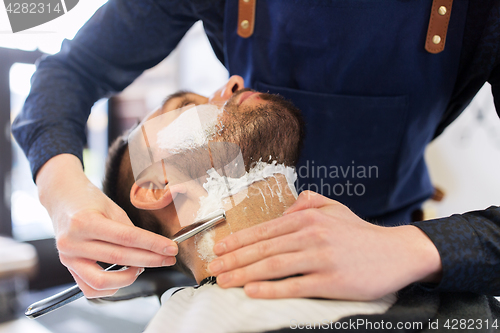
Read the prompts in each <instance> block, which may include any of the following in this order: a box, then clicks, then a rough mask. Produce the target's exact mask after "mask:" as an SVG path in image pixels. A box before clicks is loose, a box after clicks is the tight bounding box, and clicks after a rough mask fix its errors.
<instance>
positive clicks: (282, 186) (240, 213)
mask: <svg viewBox="0 0 500 333" xmlns="http://www.w3.org/2000/svg"><path fill="white" fill-rule="evenodd" d="M230 199H232V200H229V201H230V202H232V203H234V202H239V203H238V204H237V205H236V206H234V207H232V206H229V207H232V208H230V209H226V217H227V218H226V222H224V223H221V224H220V225H219V226H217V227H215V228H213V229H212V230H210V231H208V232H205V233H203V234H200V235H198V236H196V237H195V238H194V240H193V241H192V242H189V243H188V244H186V245H187V246H189V248H190V251H189V260H188V261H189V263H190V265H189V266H190V268H191V269H192V271H193V274H194V276H195V278H196V281H198V282H200V281H201V280H202V279H204V278H206V277H207V276H210V274H209V272H208V271H207V265H208V264H209V263H210V262H211V261H212V260H213V259H214V257H215V255H214V254H213V252H212V248H213V246H214V245H215V244H216V243H217V242H218V241H220V240H222V239H223V238H224V237H226V236H228V235H230V234H232V233H235V232H237V231H239V230H242V229H246V228H250V227H252V226H254V225H257V224H260V223H263V222H266V221H269V220H272V219H275V218H278V217H280V216H282V215H283V212H284V211H285V210H286V209H287V208H288V207H290V206H291V205H292V204H293V203H294V202H295V200H296V197H295V194H294V193H293V192H292V190H291V189H290V187H289V185H288V182H287V180H286V178H285V176H284V175H282V174H275V175H274V176H272V177H269V178H266V179H265V180H263V181H259V182H256V183H253V184H252V185H251V186H250V187H249V188H248V191H247V192H245V193H238V194H236V195H235V196H233V197H231V198H230Z"/></svg>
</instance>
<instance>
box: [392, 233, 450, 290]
mask: <svg viewBox="0 0 500 333" xmlns="http://www.w3.org/2000/svg"><path fill="white" fill-rule="evenodd" d="M392 230H394V231H397V232H398V234H399V236H398V237H401V238H402V239H403V240H404V241H405V243H406V244H408V256H409V258H408V259H409V260H410V265H412V266H413V268H412V269H413V270H414V271H413V274H414V282H425V283H439V281H440V280H441V276H442V264H441V257H440V254H439V252H438V249H437V248H436V246H435V245H434V243H432V241H431V240H430V238H429V237H428V236H427V235H426V234H425V233H424V232H423V231H422V230H420V229H419V228H417V227H415V226H411V225H405V226H400V227H396V228H392Z"/></svg>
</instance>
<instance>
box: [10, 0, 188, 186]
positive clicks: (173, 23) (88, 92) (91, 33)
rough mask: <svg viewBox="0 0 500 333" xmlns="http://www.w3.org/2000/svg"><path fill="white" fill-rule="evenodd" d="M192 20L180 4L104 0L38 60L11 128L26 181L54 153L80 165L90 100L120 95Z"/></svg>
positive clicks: (162, 55)
mask: <svg viewBox="0 0 500 333" xmlns="http://www.w3.org/2000/svg"><path fill="white" fill-rule="evenodd" d="M196 21H197V18H196V17H195V15H194V14H193V13H192V10H191V8H190V5H189V4H188V3H187V2H186V1H182V0H178V1H155V0H141V1H136V0H110V1H109V2H108V3H106V4H105V5H104V6H102V7H101V8H100V9H99V10H98V11H97V12H96V13H95V14H94V16H93V17H92V18H91V19H90V20H89V21H88V22H87V23H86V24H85V25H84V26H83V27H82V29H80V31H79V32H78V34H77V35H76V36H75V38H74V39H73V40H72V41H68V40H65V41H64V42H63V45H62V48H61V51H60V52H59V53H58V54H56V55H53V56H48V57H45V58H43V59H41V61H39V62H38V64H37V70H36V72H35V74H34V75H33V78H32V86H31V92H30V94H29V96H28V98H27V99H26V102H25V105H24V107H23V110H22V111H21V113H20V115H19V116H18V117H17V118H16V119H15V121H14V123H13V125H12V132H13V134H14V137H15V138H16V140H17V142H18V143H19V144H20V146H21V148H22V149H23V150H24V152H25V154H26V156H27V157H28V160H29V162H30V165H31V171H32V173H33V178H34V179H35V178H36V174H37V172H38V170H39V169H40V167H41V166H42V165H43V164H44V163H45V162H47V161H48V160H49V159H50V158H52V157H53V156H55V155H58V154H62V153H69V154H73V155H75V156H77V157H78V158H80V160H82V150H83V146H84V145H85V142H86V135H85V125H86V122H87V119H88V116H89V114H90V108H91V107H92V105H93V104H94V103H95V101H97V100H98V99H100V98H103V97H106V96H108V95H110V94H111V93H115V92H118V91H121V90H123V89H124V88H125V87H127V86H128V85H129V84H130V83H132V81H134V80H135V79H136V78H137V77H138V76H139V75H140V74H141V73H142V72H143V71H144V70H145V69H148V68H151V67H153V66H155V65H156V64H158V63H159V62H160V61H162V60H163V59H164V58H165V57H166V56H167V55H168V54H169V53H170V52H171V51H172V50H173V49H174V48H175V47H176V45H177V44H178V42H179V41H180V40H181V38H182V37H183V36H184V34H185V33H186V31H187V30H188V29H189V28H190V27H191V26H192V25H193V24H194V23H195V22H196Z"/></svg>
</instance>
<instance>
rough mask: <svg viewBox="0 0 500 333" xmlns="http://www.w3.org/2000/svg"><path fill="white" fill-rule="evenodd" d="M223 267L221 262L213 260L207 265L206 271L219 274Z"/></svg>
mask: <svg viewBox="0 0 500 333" xmlns="http://www.w3.org/2000/svg"><path fill="white" fill-rule="evenodd" d="M223 266H224V263H223V262H222V260H214V261H212V262H211V263H210V264H209V265H208V270H209V271H210V273H212V274H215V273H217V272H220V271H221V270H222V267H223Z"/></svg>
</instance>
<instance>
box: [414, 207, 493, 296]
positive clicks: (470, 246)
mask: <svg viewBox="0 0 500 333" xmlns="http://www.w3.org/2000/svg"><path fill="white" fill-rule="evenodd" d="M413 225H415V226H416V227H418V228H420V229H421V230H422V231H423V232H425V233H426V234H427V236H429V238H430V239H431V240H432V242H433V243H434V245H435V246H436V247H437V249H438V251H439V254H440V256H441V262H442V266H443V276H442V279H441V282H440V283H439V284H438V285H429V284H426V285H424V284H422V287H424V288H425V289H428V290H436V291H438V290H439V291H470V292H474V293H478V294H487V295H500V207H494V206H492V207H490V208H488V209H486V210H483V211H474V212H469V213H465V214H462V215H452V216H450V217H448V218H442V219H436V220H429V221H422V222H415V223H413Z"/></svg>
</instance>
